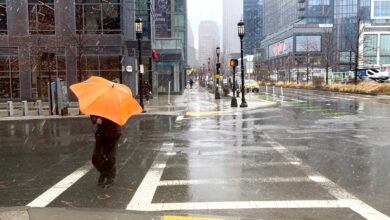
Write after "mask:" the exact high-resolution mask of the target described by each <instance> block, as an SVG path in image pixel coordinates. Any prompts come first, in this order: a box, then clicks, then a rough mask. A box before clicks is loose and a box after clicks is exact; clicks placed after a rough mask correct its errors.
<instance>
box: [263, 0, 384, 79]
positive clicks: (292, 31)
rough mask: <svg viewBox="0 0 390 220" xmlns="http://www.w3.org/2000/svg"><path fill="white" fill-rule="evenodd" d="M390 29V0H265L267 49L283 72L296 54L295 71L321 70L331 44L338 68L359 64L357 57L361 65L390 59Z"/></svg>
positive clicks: (267, 56) (334, 65) (267, 57)
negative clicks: (324, 54)
mask: <svg viewBox="0 0 390 220" xmlns="http://www.w3.org/2000/svg"><path fill="white" fill-rule="evenodd" d="M389 34H390V1H388V0H339V1H332V0H297V1H289V0H278V1H275V0H264V39H263V41H262V42H261V54H262V58H263V59H264V60H266V61H267V62H268V61H269V62H270V65H272V66H274V69H276V71H277V72H278V73H277V75H279V76H280V75H281V76H283V77H286V76H287V72H290V68H291V66H289V67H287V66H286V65H287V64H286V63H289V62H290V61H291V59H293V62H294V63H295V64H294V65H293V66H295V67H294V68H295V70H294V71H295V73H293V74H295V77H296V76H297V75H298V74H297V73H298V72H305V73H308V72H309V69H310V72H321V71H322V70H323V69H321V68H323V67H322V63H321V62H322V61H323V60H322V61H321V59H323V57H321V56H322V55H323V53H324V51H325V50H328V51H329V50H330V51H331V52H332V56H331V57H332V60H331V68H332V69H333V70H334V71H347V70H351V69H354V66H355V60H357V62H356V63H358V65H359V67H360V68H364V67H367V66H370V65H372V66H375V65H376V66H381V65H382V66H383V65H390V49H388V47H390V42H388V41H390V38H389V39H388V36H389ZM327 36H330V37H329V38H330V43H326V42H325V38H326V37H327ZM309 56H310V57H309ZM289 58H291V59H290V61H289V62H287V61H288V59H289ZM309 66H310V68H309ZM298 67H300V70H298V69H299V68H298ZM287 68H289V70H287ZM308 75H309V74H301V76H300V77H302V78H301V79H303V78H306V79H307V77H308Z"/></svg>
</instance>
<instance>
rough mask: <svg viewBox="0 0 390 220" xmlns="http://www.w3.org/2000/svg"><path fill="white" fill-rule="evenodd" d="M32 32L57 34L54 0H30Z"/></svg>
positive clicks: (30, 27) (29, 9) (30, 28)
mask: <svg viewBox="0 0 390 220" xmlns="http://www.w3.org/2000/svg"><path fill="white" fill-rule="evenodd" d="M28 18H29V30H30V34H55V5H54V0H42V1H41V0H28Z"/></svg>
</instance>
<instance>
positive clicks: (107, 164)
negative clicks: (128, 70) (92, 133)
mask: <svg viewBox="0 0 390 220" xmlns="http://www.w3.org/2000/svg"><path fill="white" fill-rule="evenodd" d="M119 138H120V137H117V138H107V137H101V136H100V135H96V144H95V150H94V151H93V155H92V164H93V165H94V166H95V167H96V169H97V170H98V171H99V172H100V173H101V174H102V175H103V176H104V177H106V178H108V179H114V178H115V175H116V165H115V163H116V151H117V148H118V141H119Z"/></svg>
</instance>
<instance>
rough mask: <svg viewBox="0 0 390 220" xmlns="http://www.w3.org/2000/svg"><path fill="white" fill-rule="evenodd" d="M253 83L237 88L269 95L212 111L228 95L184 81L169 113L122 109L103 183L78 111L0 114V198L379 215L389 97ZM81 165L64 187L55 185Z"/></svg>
mask: <svg viewBox="0 0 390 220" xmlns="http://www.w3.org/2000/svg"><path fill="white" fill-rule="evenodd" d="M277 90H278V89H277ZM264 92H265V91H264V89H263V90H262V91H261V94H262V95H254V94H249V95H248V99H249V100H252V101H253V100H254V101H264V100H270V101H277V102H278V103H279V104H278V105H277V106H274V107H269V108H259V109H251V110H248V111H239V112H231V111H224V109H225V107H226V103H228V104H229V102H230V100H228V99H223V100H222V101H213V98H212V96H213V94H208V93H206V92H205V91H204V90H202V89H198V88H195V89H192V90H186V91H185V93H184V95H183V96H182V99H184V100H185V101H186V103H187V109H186V111H183V113H182V114H180V115H154V114H145V115H137V116H134V117H132V118H131V119H130V121H129V122H128V123H127V125H126V127H125V128H124V133H123V135H122V137H121V140H120V145H119V150H118V157H117V166H118V175H117V178H116V182H115V185H114V186H113V187H112V188H109V189H102V188H101V187H99V186H97V178H98V173H97V171H96V170H95V169H94V168H91V166H90V164H89V162H88V161H89V160H90V157H91V154H92V150H93V145H94V138H93V132H94V130H93V129H94V128H93V125H91V123H90V121H89V119H88V118H81V119H62V120H31V121H13V122H0V123H1V126H0V139H1V148H0V173H1V174H2V175H1V176H0V198H2V199H0V206H1V207H9V206H25V205H27V204H38V205H37V206H39V204H44V203H32V202H33V201H35V200H36V199H37V198H38V197H39V196H41V195H42V194H44V195H45V199H46V200H47V205H45V204H44V205H43V206H47V207H76V208H109V209H119V210H135V211H147V212H152V213H178V214H210V215H221V216H234V217H246V218H255V219H326V220H329V219H354V220H355V219H375V220H378V219H389V217H388V216H390V206H389V204H390V174H389V172H388V169H389V167H390V162H389V160H388V156H387V155H390V146H389V141H388V138H389V133H388V131H390V111H389V104H390V102H389V101H390V99H389V98H387V97H380V96H377V97H371V96H361V95H343V94H338V93H330V92H314V91H305V90H293V89H285V90H284V94H283V95H284V96H283V97H281V96H280V95H281V94H280V93H279V94H276V95H275V96H273V95H272V94H270V95H268V96H266V95H264ZM278 92H279V90H278ZM238 102H239V103H240V99H239V100H238ZM221 103H224V104H221ZM210 106H211V107H210ZM187 112H198V113H199V114H186V113H187ZM82 167H86V168H85V169H84V168H83V169H84V170H83V171H84V172H83V173H82V174H81V175H80V173H77V174H78V175H79V176H78V178H76V179H73V180H72V181H70V182H71V183H70V184H68V185H67V187H64V186H58V184H57V183H59V182H60V181H61V180H63V179H65V178H68V177H69V176H71V177H70V178H72V175H73V174H74V173H75V171H76V170H78V169H80V168H82ZM56 184H57V185H56ZM60 185H61V184H60ZM53 186H57V187H53ZM61 187H62V188H63V189H62V191H61V190H60V193H58V192H59V191H58V189H59V188H60V189H61ZM52 190H54V191H55V190H57V191H56V192H57V194H55V193H52V192H53V191H52ZM47 191H49V193H47V194H45V192H47ZM46 196H47V197H46Z"/></svg>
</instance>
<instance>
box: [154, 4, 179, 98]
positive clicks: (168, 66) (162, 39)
mask: <svg viewBox="0 0 390 220" xmlns="http://www.w3.org/2000/svg"><path fill="white" fill-rule="evenodd" d="M154 9H155V10H154V12H155V27H156V28H155V35H156V38H155V40H154V42H153V48H154V49H155V50H156V51H157V53H158V55H159V61H158V62H157V63H156V69H155V75H156V76H155V77H156V78H157V80H156V81H155V82H156V83H155V85H154V86H155V87H156V88H157V91H158V92H160V93H166V92H168V91H169V89H170V92H174V93H180V92H182V91H183V89H184V87H185V81H186V70H185V67H186V64H187V55H186V54H187V51H186V50H187V47H186V45H187V3H186V1H185V0H155V6H154Z"/></svg>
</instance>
